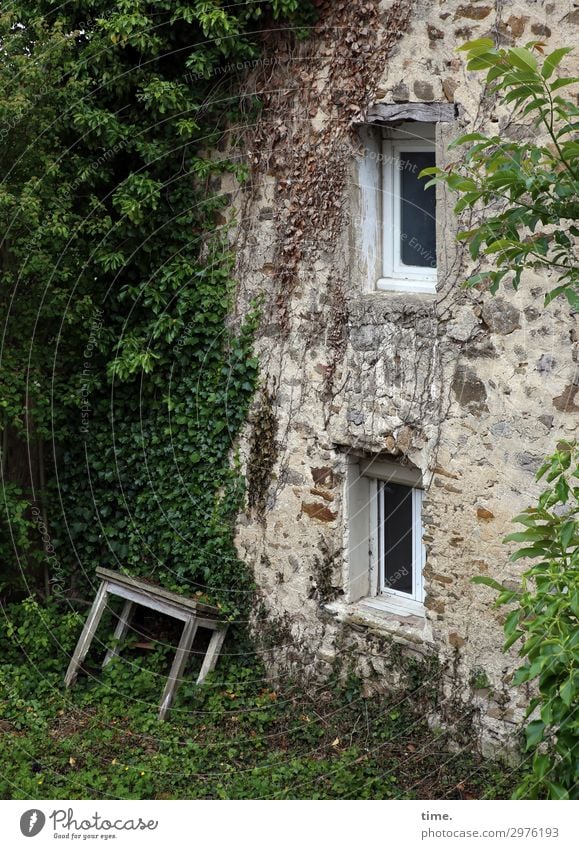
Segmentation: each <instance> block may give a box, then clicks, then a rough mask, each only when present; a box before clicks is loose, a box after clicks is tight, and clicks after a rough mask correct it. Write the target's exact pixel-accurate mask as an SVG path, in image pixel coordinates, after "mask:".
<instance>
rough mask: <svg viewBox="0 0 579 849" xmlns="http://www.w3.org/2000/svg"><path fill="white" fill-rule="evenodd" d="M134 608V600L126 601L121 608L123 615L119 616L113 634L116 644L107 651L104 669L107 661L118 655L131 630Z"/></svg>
mask: <svg viewBox="0 0 579 849" xmlns="http://www.w3.org/2000/svg"><path fill="white" fill-rule="evenodd" d="M134 609H135V602H134V601H125V603H124V605H123V609H122V610H121V615H120V616H119V621H118V622H117V627H116V628H115V633H114V635H113V636H114V640H115V645H114V646H113V647H112V648H111V649H109V650H108V651H107V653H106V655H105V659H104V660H103V669H104V668H105V666H106V665H107V663H110V662H111V660H112V659H113V657H116V655H118V653H119V649H120V643H121V640H124V638H125V637H126V635H127V631H128V630H129V625H130V624H131V619H132V617H133V611H134Z"/></svg>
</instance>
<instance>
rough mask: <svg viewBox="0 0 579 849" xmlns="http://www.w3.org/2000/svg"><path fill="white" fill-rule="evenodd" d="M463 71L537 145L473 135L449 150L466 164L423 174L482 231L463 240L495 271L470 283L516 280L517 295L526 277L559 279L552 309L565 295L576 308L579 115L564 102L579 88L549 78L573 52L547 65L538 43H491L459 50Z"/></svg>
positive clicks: (558, 53) (552, 57)
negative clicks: (509, 109) (475, 75)
mask: <svg viewBox="0 0 579 849" xmlns="http://www.w3.org/2000/svg"><path fill="white" fill-rule="evenodd" d="M461 49H462V50H465V51H466V53H467V57H468V62H467V69H468V70H470V71H486V81H487V83H488V84H489V91H490V93H492V94H496V95H497V96H498V98H499V99H500V102H501V103H503V104H505V105H509V104H513V105H514V106H515V115H514V116H513V117H514V118H515V119H516V120H518V121H520V122H524V121H529V122H530V126H531V128H532V129H533V130H534V131H535V132H536V133H537V137H538V141H536V140H535V139H533V141H529V142H527V141H520V140H510V139H509V138H505V135H501V136H497V135H495V136H487V135H485V134H484V133H480V132H474V133H468V134H467V135H464V136H461V137H460V138H458V139H456V141H455V142H454V143H453V145H451V147H454V146H457V145H458V146H462V147H463V149H462V151H461V157H460V160H459V161H458V162H457V163H456V164H455V165H453V166H452V168H450V169H447V170H445V171H443V170H441V169H440V168H427V169H425V170H424V171H423V174H432V175H434V177H433V179H432V180H431V182H429V183H428V184H427V185H431V183H432V182H443V183H445V184H446V185H447V186H449V188H450V189H452V190H454V191H456V192H458V194H459V195H460V199H459V201H458V203H457V204H456V206H455V212H456V213H461V212H462V211H463V210H464V209H467V208H468V209H470V210H473V211H474V212H475V216H476V219H477V223H476V226H475V227H471V228H469V230H466V231H464V232H462V233H460V234H459V239H462V240H464V241H466V242H468V245H469V249H470V253H471V256H472V258H473V260H478V259H479V258H481V256H488V257H490V259H491V260H492V264H493V269H492V270H483V271H480V272H477V273H476V274H474V275H473V276H472V277H471V278H470V280H469V281H468V283H469V284H470V285H476V284H481V283H488V284H490V286H489V288H490V291H491V292H493V293H494V292H496V291H497V288H498V286H499V284H500V282H501V281H502V280H503V279H504V278H505V279H509V278H510V279H511V280H512V282H513V285H514V287H515V288H517V287H518V286H519V284H520V282H521V274H522V272H523V270H524V269H525V268H533V269H536V270H546V271H551V270H552V271H554V272H555V274H556V278H557V285H556V286H555V287H554V288H553V289H552V290H551V291H550V292H549V293H548V294H547V295H546V298H545V301H546V303H548V302H549V301H550V300H552V299H553V298H555V297H557V296H558V295H565V296H566V297H567V299H568V300H569V303H570V304H571V305H572V306H574V307H575V308H577V307H579V262H578V260H577V237H578V236H579V227H578V226H577V219H578V217H579V142H577V117H578V116H579V107H577V105H576V104H575V103H573V102H572V101H570V100H567V99H565V98H563V97H562V96H561V95H560V94H559V93H558V92H560V91H561V90H562V89H564V88H565V87H566V86H569V85H571V84H573V83H577V82H579V78H574V77H558V76H555V77H554V76H553V75H554V74H555V71H556V69H557V67H558V65H559V63H560V62H561V61H562V60H563V59H564V57H565V56H566V55H567V54H568V53H570V51H571V48H568V47H562V48H559V49H557V50H554V51H553V52H552V53H550V54H549V55H548V56H546V57H545V58H544V59H543V61H539V60H538V58H537V57H538V56H540V55H541V53H542V47H541V44H540V42H532V43H530V44H528V45H527V46H526V47H512V48H508V49H505V48H497V47H495V46H494V42H493V41H492V40H491V39H488V38H481V39H478V40H477V41H471V42H469V43H468V44H465V45H464V46H463V47H462V48H461Z"/></svg>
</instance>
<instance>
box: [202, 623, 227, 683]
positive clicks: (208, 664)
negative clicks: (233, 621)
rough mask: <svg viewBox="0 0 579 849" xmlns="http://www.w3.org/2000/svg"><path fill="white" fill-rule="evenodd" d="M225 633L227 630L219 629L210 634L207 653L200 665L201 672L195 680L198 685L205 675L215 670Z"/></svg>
mask: <svg viewBox="0 0 579 849" xmlns="http://www.w3.org/2000/svg"><path fill="white" fill-rule="evenodd" d="M226 633H227V628H220V629H219V630H218V631H213V633H212V634H211V639H210V640H209V645H208V646H207V652H206V654H205V657H204V659H203V663H202V665H201V671H200V672H199V677H198V678H197V683H198V684H202V683H203V681H204V680H205V678H206V677H207V675H209V673H210V672H211V670H213V669H215V664H216V663H217V661H218V659H219V652H220V651H221V646H222V645H223V641H224V640H225V634H226Z"/></svg>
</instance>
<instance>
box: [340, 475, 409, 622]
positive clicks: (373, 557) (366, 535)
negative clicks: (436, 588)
mask: <svg viewBox="0 0 579 849" xmlns="http://www.w3.org/2000/svg"><path fill="white" fill-rule="evenodd" d="M346 497H347V502H348V547H347V549H348V569H349V578H348V589H349V592H348V600H349V601H350V602H352V601H363V602H364V604H367V605H370V606H373V607H378V608H380V609H383V610H390V611H392V612H396V613H404V614H407V615H408V614H423V613H424V608H423V599H424V593H423V580H422V575H423V568H424V562H425V553H424V545H423V542H422V518H421V514H422V488H421V474H420V471H419V470H418V469H414V468H411V467H409V466H402V465H398V464H396V463H393V462H391V461H388V460H374V461H363V460H359V461H357V462H354V461H353V462H351V463H350V464H349V466H348V477H347V493H346Z"/></svg>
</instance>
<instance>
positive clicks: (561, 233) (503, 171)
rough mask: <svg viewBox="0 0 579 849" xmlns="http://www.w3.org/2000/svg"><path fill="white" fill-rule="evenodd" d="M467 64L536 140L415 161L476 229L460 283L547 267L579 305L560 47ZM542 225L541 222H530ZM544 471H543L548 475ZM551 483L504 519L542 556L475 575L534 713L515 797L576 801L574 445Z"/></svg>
mask: <svg viewBox="0 0 579 849" xmlns="http://www.w3.org/2000/svg"><path fill="white" fill-rule="evenodd" d="M460 49H461V50H464V51H466V53H467V57H468V62H467V69H468V70H471V71H481V72H486V81H487V83H488V84H489V93H490V94H494V95H497V96H498V99H499V102H500V104H502V105H505V106H507V105H509V104H514V106H515V116H516V117H517V118H518V120H519V121H521V122H524V121H525V120H526V121H528V122H529V125H530V129H531V130H533V131H534V132H535V133H536V134H537V137H538V139H539V141H538V143H537V142H535V141H533V142H528V143H527V142H524V141H510V140H509V139H508V138H507V139H506V138H504V137H499V136H486V135H484V134H483V133H480V132H475V133H469V134H467V135H464V136H461V137H459V138H458V139H456V140H455V141H454V142H453V143H452V144H451V145H450V148H451V149H452V148H454V147H456V146H464V150H463V152H462V157H461V159H460V161H459V162H458V163H456V164H454V165H453V166H452V167H450V168H448V169H447V170H445V171H443V170H441V169H440V168H427V169H424V171H423V172H422V174H423V175H424V176H428V175H430V176H432V179H431V180H430V181H429V182H428V183H427V184H426V185H431V184H432V183H437V182H441V183H444V184H445V185H447V186H448V187H449V188H450V189H452V190H453V191H455V192H456V193H458V194H459V195H460V199H459V201H458V203H457V204H456V206H455V212H456V213H457V214H458V215H460V214H461V213H462V212H463V211H464V210H469V211H470V212H472V213H474V216H475V220H476V222H477V223H476V226H475V227H471V228H470V229H469V230H467V231H465V232H462V233H460V234H459V236H458V238H459V239H461V240H464V241H466V242H468V244H469V247H470V254H471V257H472V259H473V260H480V259H481V257H482V256H488V257H489V258H490V260H491V261H492V263H493V266H494V267H493V268H492V269H491V270H483V271H477V273H476V274H474V275H472V276H471V277H470V279H469V280H467V285H470V286H473V285H479V286H480V285H484V284H485V283H489V284H490V285H489V287H488V288H489V290H490V292H491V293H492V294H495V293H496V291H497V289H498V287H499V285H500V283H501V281H502V280H503V278H507V279H508V278H511V280H512V283H513V286H514V288H515V289H517V288H518V286H519V284H520V282H521V275H522V273H523V271H524V270H525V269H534V270H541V269H542V270H544V271H548V272H552V273H553V274H554V276H555V278H556V284H557V285H556V286H555V287H554V288H553V289H551V291H549V292H548V293H547V295H546V296H545V303H546V304H548V303H549V302H550V301H551V300H553V298H555V297H557V296H559V295H565V296H566V297H567V299H568V301H569V303H570V305H571V306H572V307H575V308H576V307H577V306H579V265H578V263H577V256H576V245H577V236H579V229H578V227H577V223H576V222H577V218H578V213H579V144H578V143H577V140H576V129H577V116H578V115H579V109H578V108H577V106H576V105H575V104H574V103H572V102H571V101H569V100H566V99H564V98H562V97H561V96H560V95H559V94H557V92H558V91H560V90H561V89H563V88H565V87H566V86H569V85H571V84H573V83H576V82H579V78H570V77H557V76H555V78H553V75H554V73H555V71H556V69H557V67H558V66H559V64H560V63H561V61H562V60H563V59H564V58H565V56H566V55H567V54H568V53H569V52H570V48H559V49H557V50H555V51H553V52H552V53H551V54H549V55H548V56H546V57H545V58H544V59H543V61H542V62H540V61H539V60H538V58H537V57H538V56H541V54H542V52H543V51H542V45H541V44H540V43H539V42H532V43H530V44H528V45H527V46H526V47H524V48H518V47H513V48H509V49H503V48H501V49H499V48H496V47H495V46H494V43H493V42H492V41H491V40H490V39H486V38H483V39H479V40H477V41H472V42H469V43H467V44H465V45H464V46H463V47H462V48H460ZM539 225H541V228H546V229H545V230H543V229H540V230H539V231H538V230H537V228H538V227H539ZM547 473H548V474H547ZM545 474H547V481H548V482H549V483H552V484H553V486H551V487H550V488H549V489H547V490H545V492H543V494H542V495H541V497H540V498H539V503H538V506H537V507H529V508H528V509H527V510H526V512H525V513H523V514H521V515H520V516H517V517H516V518H515V519H514V521H516V522H521V523H522V524H523V525H525V530H524V531H522V532H520V533H516V534H512V535H511V536H509V537H507V541H509V540H511V541H517V542H523V543H527V545H526V546H525V547H524V548H522V549H520V550H519V551H517V552H516V553H515V554H514V555H513V558H512V559H513V560H518V559H519V558H522V557H530V558H540V562H539V563H538V564H537V565H535V566H533V567H531V568H530V569H528V570H527V571H525V572H524V573H523V576H522V587H521V589H520V590H511V589H506V588H505V587H503V586H502V585H501V584H499V583H498V582H497V581H494V580H493V579H491V578H488V577H478V578H474V579H473V581H474V582H475V583H480V584H486V585H488V586H490V587H493V588H494V589H496V590H498V591H499V593H500V595H499V596H498V600H497V603H498V604H499V605H501V604H515V608H514V610H512V611H511V612H510V613H509V615H508V616H507V617H506V620H505V626H504V628H505V637H506V639H505V643H504V648H505V651H506V650H508V649H509V648H510V647H511V646H512V645H513V644H514V643H516V642H518V641H521V642H522V647H521V650H520V654H521V656H522V657H524V658H525V662H524V664H523V666H521V668H520V669H519V670H518V671H517V673H516V676H515V678H514V684H515V685H516V684H523V683H525V684H529V683H530V684H532V685H533V686H535V687H536V688H537V690H538V693H539V695H538V696H536V697H534V698H532V700H531V702H530V705H529V709H528V715H531V714H533V715H534V713H535V711H538V713H539V717H540V718H538V719H533V720H532V721H531V722H529V723H528V725H527V728H526V735H527V751H528V752H529V753H530V756H532V761H531V768H530V770H529V771H528V773H527V774H526V775H525V777H524V778H523V780H522V781H521V783H520V785H519V786H518V788H517V790H516V792H515V794H514V795H515V798H525V797H529V796H530V797H535V796H537V795H542V796H545V795H546V796H547V797H548V798H553V799H561V798H569V797H573V798H575V797H577V795H578V793H579V789H578V774H579V757H578V755H579V724H578V722H577V718H576V714H577V704H578V694H579V671H578V669H577V657H578V656H579V652H578V650H579V631H578V624H579V623H578V616H579V569H578V567H579V555H578V551H579V549H578V543H579V520H578V518H577V517H578V496H579V487H578V486H577V485H576V482H575V481H574V480H573V478H577V477H578V467H577V447H576V445H566V444H562V445H561V446H560V447H559V450H558V451H557V453H556V454H554V455H553V456H552V457H550V458H549V459H548V460H547V461H546V463H545V465H544V466H543V467H542V468H541V469H540V470H539V472H538V476H537V477H538V479H540V478H542V477H543V475H545Z"/></svg>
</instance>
